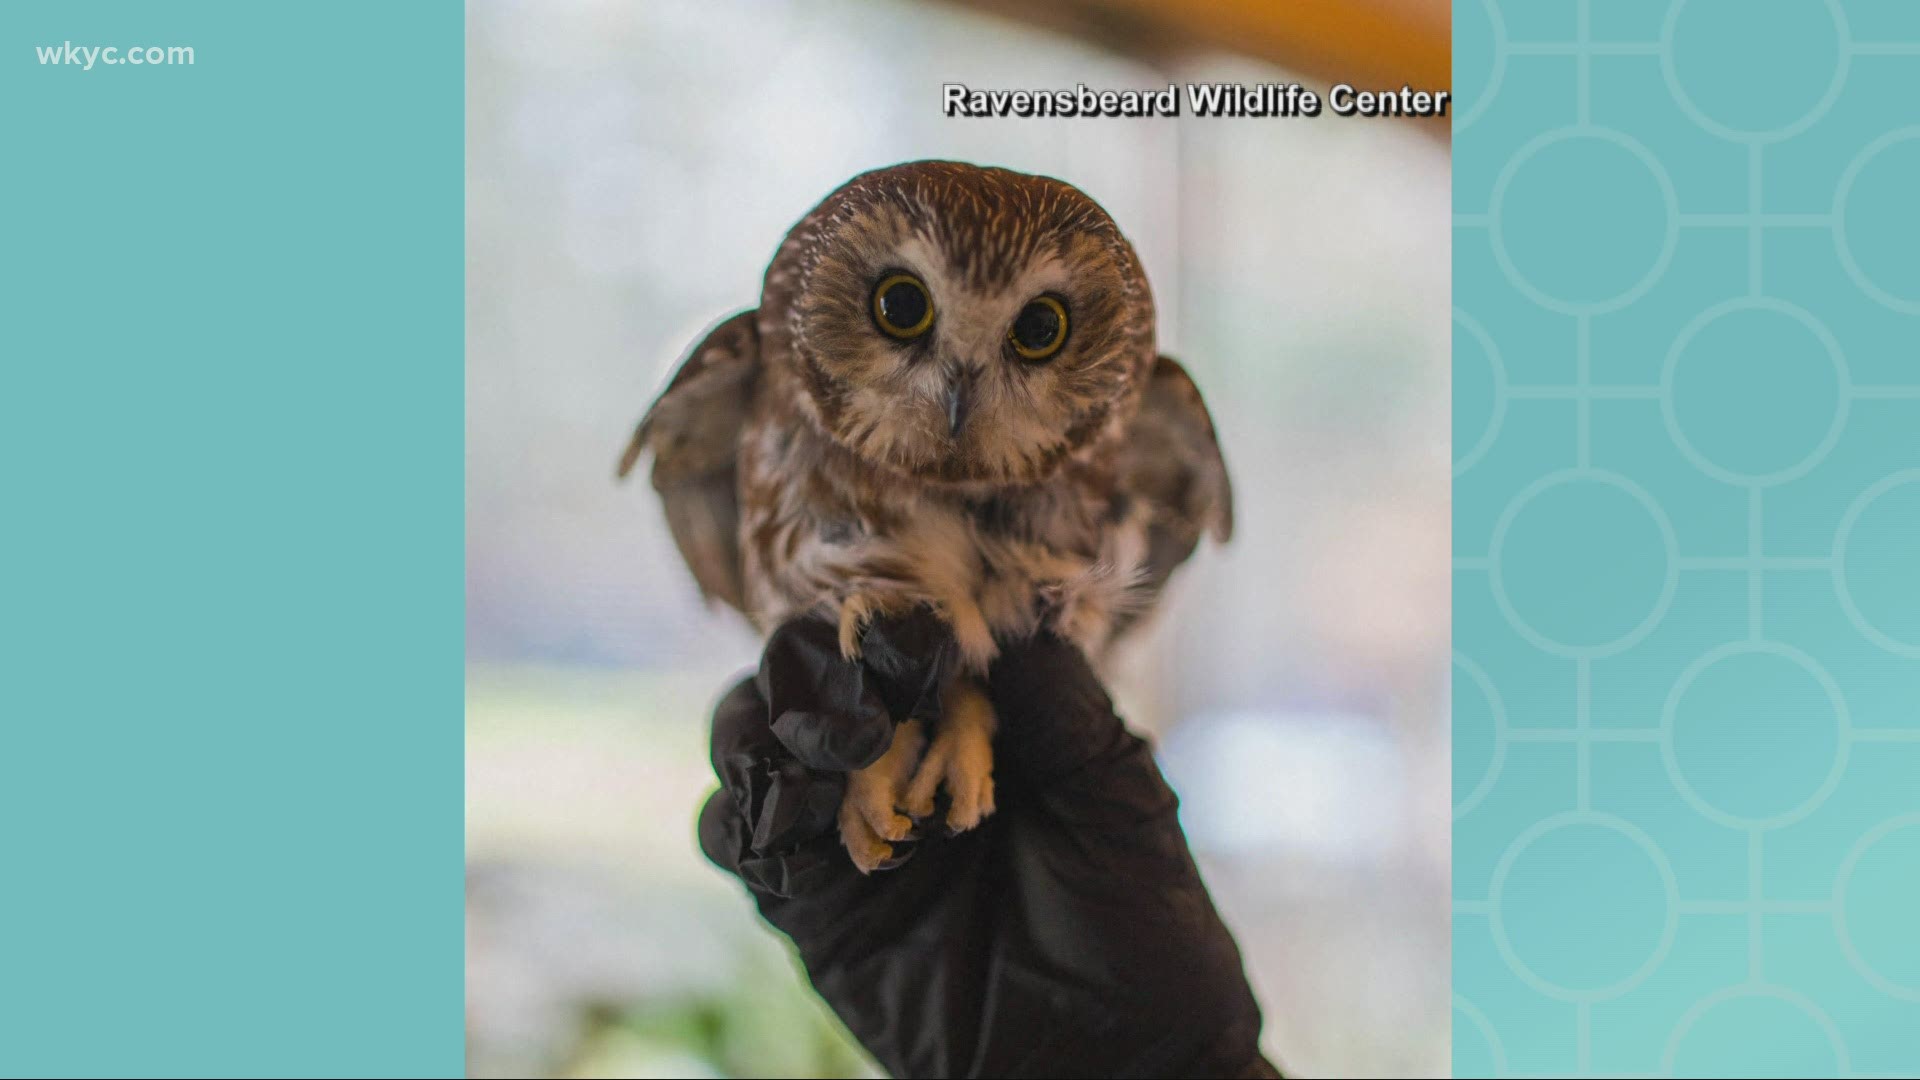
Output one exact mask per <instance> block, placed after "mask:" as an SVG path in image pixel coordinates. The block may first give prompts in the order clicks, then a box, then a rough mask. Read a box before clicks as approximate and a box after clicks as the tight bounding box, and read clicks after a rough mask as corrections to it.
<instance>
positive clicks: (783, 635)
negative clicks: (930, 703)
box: [754, 619, 893, 772]
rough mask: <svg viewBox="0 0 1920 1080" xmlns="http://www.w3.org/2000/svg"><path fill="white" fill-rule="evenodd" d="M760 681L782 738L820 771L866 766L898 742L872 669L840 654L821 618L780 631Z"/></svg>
mask: <svg viewBox="0 0 1920 1080" xmlns="http://www.w3.org/2000/svg"><path fill="white" fill-rule="evenodd" d="M754 682H755V684H756V686H757V687H758V689H759V693H760V696H761V698H762V699H763V700H764V701H765V702H766V706H767V712H768V715H770V716H772V717H773V718H774V719H773V723H772V732H773V735H774V737H775V739H777V740H778V741H779V742H780V743H781V744H782V745H783V746H785V747H786V749H787V751H788V752H789V753H791V754H792V755H793V756H794V757H797V758H799V759H800V760H801V761H802V762H803V763H805V764H806V765H808V766H810V767H812V768H815V769H832V770H837V771H840V772H848V771H851V770H853V769H859V768H864V767H866V766H868V765H871V764H873V763H874V761H876V760H878V759H879V757H880V755H881V754H883V753H885V752H886V749H887V746H888V744H889V743H891V742H892V740H893V718H892V716H891V715H889V713H888V711H887V707H886V704H885V703H884V702H883V701H881V700H880V698H879V697H878V695H876V694H875V692H874V688H873V687H872V686H871V685H869V683H868V679H867V672H866V669H865V668H864V667H862V666H861V665H860V664H859V663H856V662H854V661H851V660H847V659H845V658H843V657H842V656H841V655H840V640H839V635H838V632H837V631H836V630H835V629H834V628H833V627H831V626H828V625H827V624H826V623H824V622H821V621H820V620H818V619H795V620H793V621H790V622H788V623H786V624H784V625H782V626H781V627H780V628H779V629H777V630H775V631H774V632H773V636H772V637H771V638H769V639H768V641H767V647H766V649H765V650H764V651H763V652H762V653H761V655H760V670H759V672H758V673H757V674H756V675H755V677H754Z"/></svg>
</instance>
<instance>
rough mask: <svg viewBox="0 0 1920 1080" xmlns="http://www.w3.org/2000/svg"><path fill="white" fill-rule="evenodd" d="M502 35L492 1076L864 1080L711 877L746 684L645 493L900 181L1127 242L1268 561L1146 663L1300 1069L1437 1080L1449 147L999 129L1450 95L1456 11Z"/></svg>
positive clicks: (1291, 132)
mask: <svg viewBox="0 0 1920 1080" xmlns="http://www.w3.org/2000/svg"><path fill="white" fill-rule="evenodd" d="M1040 6H1041V5H1019V4H1015V3H1013V2H1012V0H1001V2H994V3H987V4H960V3H910V2H907V0H814V2H808V3H805V4H804V5H803V4H801V3H798V2H789V3H782V2H751V0H703V2H701V3H697V4H696V3H691V2H688V3H647V4H640V3H624V2H616V0H538V2H534V0H470V2H469V5H468V19H467V27H468V29H467V33H468V49H467V64H468V69H467V100H468V109H467V117H468V119H467V124H468V131H467V258H468V268H467V289H468V297H467V324H468V328H467V358H468V360H467V363H468V368H467V417H468V419H467V425H468V426H467V575H468V576H467V640H468V668H467V702H468V706H467V858H468V920H467V933H468V969H467V970H468V974H467V978H468V999H467V1007H468V1032H469V1035H468V1038H469V1069H470V1071H471V1073H472V1074H473V1075H476V1076H501V1077H505V1076H573V1077H589V1076H605V1077H614V1076H856V1075H872V1074H873V1066H872V1065H871V1063H870V1062H868V1061H867V1060H866V1059H865V1058H864V1057H863V1055H862V1054H861V1053H860V1052H859V1050H858V1049H857V1048H856V1047H853V1046H852V1045H851V1044H850V1043H849V1042H848V1041H847V1040H846V1038H845V1036H844V1034H843V1033H842V1032H841V1030H840V1028H839V1026H838V1024H837V1022H836V1021H835V1020H834V1019H833V1018H832V1016H831V1014H830V1013H828V1012H827V1010H826V1009H825V1008H824V1006H821V1005H819V1004H818V1003H817V1002H816V1000H815V999H814V998H813V997H812V996H811V994H810V992H809V991H808V990H807V989H806V987H805V983H804V981H803V979H802V977H801V976H800V974H799V973H798V970H797V968H796V966H795V965H794V963H793V962H792V960H791V959H790V957H789V956H788V954H787V952H786V950H785V949H784V948H783V947H782V944H781V941H780V940H779V939H778V938H776V937H775V936H774V935H773V934H772V933H771V932H770V931H769V930H768V929H767V928H766V927H765V926H764V925H763V924H761V923H760V922H759V921H758V919H757V917H756V916H755V915H754V913H753V910H752V907H751V905H750V904H749V903H748V901H747V899H746V897H745V895H744V892H743V890H742V889H741V888H740V887H739V886H738V885H737V883H735V882H734V881H733V880H732V879H730V878H727V877H724V876H722V875H721V874H720V872H718V871H717V870H715V869H713V868H712V867H711V866H709V865H708V864H707V863H706V862H705V861H704V860H702V858H701V857H700V855H699V853H698V851H697V849H696V847H695V844H694V840H693V818H694V813H695V811H696V808H697V807H698V806H699V805H700V803H701V801H702V800H703V798H704V796H705V794H706V793H707V791H709V790H710V789H711V787H712V785H713V780H712V776H711V774H710V772H709V769H708V765H707V761H706V732H705V721H706V717H707V715H708V712H709V710H710V708H711V706H712V704H713V702H714V701H715V700H716V698H717V697H718V695H719V694H720V692H721V691H722V690H723V689H724V688H725V687H727V686H728V685H730V683H731V681H732V680H733V679H734V678H736V677H737V676H738V675H739V674H740V673H741V672H743V671H744V670H746V669H748V668H749V667H750V666H751V665H752V664H753V663H754V662H755V659H756V655H757V646H756V640H755V638H754V636H753V635H752V634H751V633H750V632H749V631H748V629H747V628H746V626H745V625H744V623H743V622H742V621H741V620H740V619H739V618H738V617H737V616H734V615H732V614H731V613H728V612H725V611H720V610H708V609H706V608H704V607H703V606H702V605H701V603H700V602H699V600H698V598H697V596H696V593H695V590H694V586H693V582H692V580H691V578H690V576H689V575H688V573H687V572H686V570H685V569H684V567H683V566H682V564H681V562H680V560H679V558H678V556H677V555H676V553H675V552H674V550H673V547H672V544H671V541H670V539H669V537H668V535H667V532H666V528H665V524H664V522H663V521H662V519H661V515H660V511H659V508H658V505H657V503H656V501H655V499H654V497H653V494H652V491H651V489H650V488H649V487H648V486H647V484H646V483H645V482H644V480H640V481H637V482H634V483H630V484H628V485H625V486H617V485H616V484H615V483H614V481H613V466H614V461H615V459H616V457H617V456H618V454H619V452H620V450H621V448H622V447H623V446H624V445H625V442H626V440H627V437H628V434H629V433H630V431H631V429H632V427H633V424H634V422H635V421H636V420H637V419H638V417H639V415H640V413H641V411H642V410H643V409H644V408H645V406H646V405H647V403H648V402H649V401H650V400H651V399H652V398H653V396H654V394H655V393H656V391H657V390H658V389H659V387H660V386H661V385H662V384H663V382H664V380H665V379H666V377H667V376H668V374H669V373H670V371H671V369H672V367H673V365H674V364H675V362H676V361H677V360H678V359H679V357H680V356H681V354H682V353H683V351H684V350H685V349H686V348H687V347H688V346H689V345H690V344H691V343H692V342H693V341H694V340H695V338H696V337H697V335H698V334H699V333H700V332H701V331H702V329H703V328H705V327H706V326H708V325H709V324H711V323H712V322H714V321H715V320H717V319H718V318H720V317H721V316H724V315H726V314H729V313H731V312H733V311H736V310H739V309H741V308H744V307H749V306H752V305H753V304H754V303H755V302H756V300H757V296H758V290H759V286H760V279H761V275H762V273H763V271H764V269H765V266H766V263H767V261H768V260H769V258H770V257H771V256H772V254H773V251H774V248H775V247H776V245H777V244H778V243H779V241H780V239H781V237H782V236H783V235H784V234H785V232H786V230H787V229H788V227H789V226H790V225H791V224H792V223H793V222H794V221H795V220H797V219H798V218H799V217H800V216H801V215H802V214H803V213H805V212H806V210H807V209H809V208H810V207H811V206H812V205H813V204H814V203H816V202H817V201H818V200H819V199H821V198H822V197H823V196H825V195H826V194H827V193H828V192H829V191H831V190H832V189H833V188H835V187H836V186H838V185H839V184H840V183H841V182H843V181H844V180H846V179H847V178H849V177H850V176H852V175H854V174H855V173H858V172H861V171H864V170H866V169H869V168H872V167H875V166H879V165H883V164H890V163H893V162H898V161H903V160H910V159H915V158H926V157H941V158H955V159H960V160H966V161H973V162H977V163H981V164H996V165H1004V166H1008V167H1011V168H1015V169H1020V170H1024V171H1029V172H1038V173H1046V174H1049V175H1053V176H1057V177H1061V178H1063V179H1065V180H1068V181H1070V182H1071V183H1073V184H1075V185H1077V186H1079V187H1080V188H1082V189H1083V190H1085V191H1086V192H1088V193H1089V194H1090V195H1092V196H1093V197H1094V198H1095V199H1097V200H1099V201H1100V202H1101V203H1102V204H1103V205H1104V206H1105V207H1106V208H1107V209H1108V211H1109V212H1111V214H1112V215H1113V217H1114V219H1115V220H1116V221H1118V222H1119V223H1120V226H1121V228H1122V229H1123V230H1125V231H1126V232H1127V233H1128V235H1129V236H1130V237H1131V238H1132V239H1133V241H1134V243H1135V245H1136V247H1137V248H1138V250H1139V252H1140V255H1141V257H1142V259H1143V260H1144V262H1145V265H1146V269H1147V273H1148V276H1149V278H1150V279H1151V281H1152V283H1153V287H1154V291H1155V295H1156V297H1157V300H1158V303H1159V309H1160V333H1161V346H1162V349H1163V351H1165V352H1167V353H1169V354H1170V355H1173V356H1175V357H1178V358H1179V359H1180V360H1181V361H1182V362H1183V363H1184V364H1185V365H1186V366H1187V368H1188V370H1190V371H1191V372H1192V373H1193V375H1194V377H1195V378H1196V379H1197V380H1198V382H1199V384H1200V386H1201V388H1202V390H1203V391H1204V392H1205V395H1206V398H1207V400H1208V402H1209V403H1210V405H1211V407H1212V411H1213V414H1214V417H1215V420H1216V423H1217V425H1218V427H1219V430H1220V433H1221V436H1222V441H1223V443H1224V445H1225V448H1226V453H1227V459H1228V464H1229V466H1230V467H1231V468H1232V470H1233V474H1234V480H1235V488H1236V498H1237V502H1238V506H1237V511H1238V517H1239V521H1238V532H1237V534H1236V537H1235V540H1234V542H1233V544H1232V545H1231V546H1230V547H1228V548H1225V549H1221V548H1217V547H1209V546H1203V548H1202V550H1201V553H1200V554H1199V555H1198V556H1197V558H1196V560H1195V561H1194V562H1193V563H1191V564H1190V565H1189V566H1188V568H1187V569H1185V570H1184V571H1182V572H1181V574H1180V575H1178V576H1177V577H1176V578H1175V581H1174V585H1173V587H1172V590H1171V596H1170V600H1169V603H1168V604H1167V606H1166V608H1165V610H1164V611H1163V612H1162V614H1161V615H1160V617H1159V618H1158V619H1157V620H1156V622H1155V623H1154V625H1153V627H1152V630H1151V632H1150V633H1149V634H1147V635H1146V636H1145V637H1144V638H1143V639H1141V640H1138V641H1136V642H1135V643H1134V644H1133V645H1132V646H1131V647H1130V648H1129V649H1128V650H1127V651H1126V652H1125V654H1124V655H1123V657H1122V661H1123V662H1122V663H1120V664H1119V665H1116V666H1117V668H1118V669H1119V670H1120V671H1122V672H1123V673H1124V674H1123V675H1122V676H1120V681H1119V682H1118V683H1116V685H1115V687H1114V689H1115V692H1116V695H1117V697H1118V698H1119V700H1120V702H1121V705H1122V709H1123V712H1124V714H1125V715H1126V716H1127V717H1128V719H1129V721H1130V722H1131V723H1132V724H1134V725H1135V726H1136V727H1137V728H1138V729H1140V730H1142V731H1144V732H1147V733H1150V735H1151V736H1152V737H1153V738H1154V739H1156V741H1157V743H1158V746H1159V750H1160V755H1161V760H1162V764H1163V766H1164V768H1165V769H1166V771H1167V773H1168V776H1169V778H1170V779H1171V780H1172V782H1173V783H1174V785H1175V787H1176V788H1177V790H1178V791H1179V792H1180V794H1181V796H1182V799H1183V809H1182V817H1183V821H1184V823H1185V826H1186V828H1187V832H1188V835H1189V837H1190V838H1191V840H1192V843H1193V846H1194V848H1195V850H1196V853H1197V854H1198V856H1199V858H1200V862H1201V866H1202V869H1203V871H1204V872H1205V874H1206V877H1207V880H1208V882H1209V884H1210V885H1211V887H1212V889H1213V891H1214V895H1215V897H1216V898H1217V900H1218V902H1219V904H1220V906H1221V908H1222V910H1223V912H1224V914H1225V916H1226V918H1227V920H1228V922H1229V923H1230V924H1231V925H1232V927H1233V928H1234V930H1235V932H1236V934H1237V935H1238V937H1239V940H1240V943H1241V947H1242V949H1243V951H1244V953H1245V955H1246V959H1247V964H1248V968H1249V971H1250V974H1251V976H1252V978H1253V982H1254V986H1255V990H1256V993H1257V994H1258V996H1259V998H1260V1000H1261V1002H1262V1004H1263V1006H1264V1008H1265V1012H1266V1017H1267V1028H1266V1041H1267V1046H1268V1049H1269V1052H1270V1054H1271V1055H1272V1056H1273V1057H1274V1059H1275V1060H1276V1061H1278V1062H1280V1063H1282V1065H1283V1066H1284V1067H1286V1068H1288V1069H1289V1070H1291V1071H1294V1072H1296V1073H1297V1074H1299V1075H1307V1076H1437V1075H1445V1073H1446V1072H1447V1067H1448V1036H1447V1023H1448V1016H1449V1007H1448V999H1449V990H1448V986H1449V972H1448V944H1447V942H1448V919H1447V895H1448V890H1447V864H1448V852H1447V844H1448V833H1449V828H1450V809H1449V807H1450V799H1449V794H1448V785H1449V775H1450V774H1449V768H1448V757H1447V755H1448V732H1447V714H1446V702H1447V686H1446V677H1447V671H1448V667H1449V665H1448V662H1447V656H1448V652H1447V649H1448V646H1447V637H1448V614H1447V613H1448V593H1447V589H1448V585H1447V574H1446V560H1447V550H1448V549H1447V539H1446V537H1447V522H1448V484H1449V465H1448V460H1449V454H1448V428H1449V421H1448V414H1449V403H1448V397H1449V395H1448V355H1449V341H1450V326H1451V320H1450V315H1449V310H1450V309H1449V285H1448V264H1449V246H1448V245H1449V238H1448V237H1449V225H1450V211H1449V190H1448V183H1449V181H1448V167H1449V160H1448V159H1449V151H1448V143H1447V129H1446V126H1445V125H1444V123H1441V124H1438V125H1436V124H1431V123H1421V122H1402V121H1383V120H1363V119H1340V118H1333V117H1322V118H1319V119H1314V120H1302V119H1193V118H1191V117H1184V118H1181V119H1179V120H1165V119H1155V120H1138V121H1128V120H1117V119H1096V120H1052V119H1046V120H1040V119H1035V120H1019V119H1004V120H982V119H945V118H943V117H942V116H941V115H940V92H939V91H940V84H941V83H942V82H945V81H958V82H965V83H967V84H969V85H971V86H975V87H981V88H996V89H1018V88H1028V89H1032V88H1049V89H1050V88H1071V87H1073V86H1074V85H1075V84H1077V83H1081V82H1084V83H1087V84H1088V85H1089V86H1092V87H1095V88H1099V89H1109V88H1111V89H1124V88H1136V87H1138V88H1154V87H1164V86H1165V85H1166V84H1167V83H1168V82H1176V83H1186V82H1198V81H1206V82H1213V81H1229V82H1267V81H1282V82H1284V81H1294V80H1296V79H1298V80H1301V81H1305V82H1307V83H1309V84H1310V85H1318V86H1320V87H1321V88H1323V89H1324V87H1325V86H1326V85H1328V84H1330V83H1331V82H1334V81H1350V82H1354V83H1356V84H1358V85H1363V86H1365V85H1373V86H1390V87H1393V88H1397V87H1399V86H1400V85H1401V84H1402V83H1405V82H1411V83H1413V84H1415V85H1416V86H1424V87H1435V86H1445V85H1446V80H1447V51H1448V44H1447V33H1448V15H1447V6H1446V5H1445V4H1444V3H1440V2H1438V0H1432V2H1429V0H1397V2H1396V0H1338V2H1335V0H1297V2H1295V3H1292V4H1256V3H1234V2H1225V0H1216V2H1194V3H1168V4H1148V3H1146V2H1145V0H1110V2H1097V0H1087V2H1082V3H1074V4H1066V5H1047V6H1045V12H1044V18H1043V19H1041V20H1040V21H1034V20H1035V16H1034V14H1033V13H1031V12H1029V10H1028V9H1030V8H1034V7H1040Z"/></svg>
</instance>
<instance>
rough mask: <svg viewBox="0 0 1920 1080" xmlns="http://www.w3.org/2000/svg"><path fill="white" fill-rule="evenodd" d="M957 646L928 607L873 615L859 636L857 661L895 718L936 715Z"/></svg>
mask: <svg viewBox="0 0 1920 1080" xmlns="http://www.w3.org/2000/svg"><path fill="white" fill-rule="evenodd" d="M958 654H959V648H958V646H957V645H956V644H955V643H954V640H953V630H952V629H951V628H950V627H948V626H947V624H946V623H945V622H944V621H942V620H941V618H940V617H939V616H938V615H936V614H934V612H933V610H932V609H931V608H925V607H921V608H915V609H914V610H913V611H911V612H908V613H906V614H904V615H890V616H886V617H883V618H880V619H876V620H874V622H873V625H871V626H869V627H867V631H866V633H865V634H863V635H862V636H861V638H860V661H861V664H862V665H863V666H864V667H865V668H866V669H867V673H868V675H869V677H870V681H871V683H872V684H873V687H874V689H875V690H876V691H877V692H878V693H879V695H880V700H881V701H883V702H884V703H885V704H886V707H887V710H888V712H889V713H891V714H892V715H893V716H894V717H895V718H896V719H899V720H907V719H916V720H931V719H933V718H935V717H937V716H939V715H940V691H941V689H942V687H944V686H945V684H946V676H947V673H948V672H949V671H951V670H952V669H953V666H954V663H955V660H956V658H957V656H958Z"/></svg>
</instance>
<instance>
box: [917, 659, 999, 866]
mask: <svg viewBox="0 0 1920 1080" xmlns="http://www.w3.org/2000/svg"><path fill="white" fill-rule="evenodd" d="M994 723H995V719H994V714H993V705H992V703H991V702H989V701H988V700H987V696H986V694H985V693H984V692H983V691H982V690H981V689H980V685H979V683H977V682H976V681H974V680H973V679H972V678H970V677H967V676H961V677H960V678H957V679H955V680H954V681H953V683H952V685H950V686H949V687H948V688H947V693H946V694H945V696H944V697H943V698H942V715H941V717H940V730H939V731H938V732H937V733H936V734H935V735H934V737H933V742H932V744H931V745H929V746H928V747H927V755H926V757H924V758H922V759H921V761H920V768H919V770H918V771H917V772H915V773H914V776H913V781H912V783H910V784H908V785H907V792H906V801H905V804H904V805H905V807H906V811H907V813H908V814H909V815H911V816H913V817H915V818H926V817H930V816H932V814H933V799H934V794H935V793H936V792H937V791H938V790H939V788H940V787H941V786H942V785H944V786H945V787H946V789H947V796H948V798H949V799H950V800H951V804H952V805H951V806H950V807H949V808H948V810H947V827H948V828H949V829H952V830H953V831H955V832H965V831H966V830H968V829H971V828H973V827H974V826H976V825H979V824H980V823H981V822H982V821H984V820H986V818H987V816H988V815H990V814H992V813H993V809H994V807H993V729H994Z"/></svg>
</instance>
